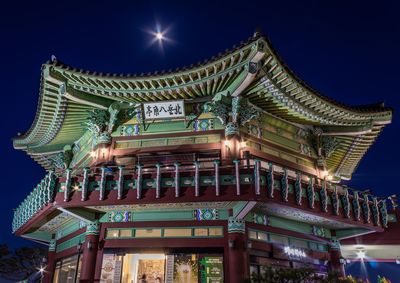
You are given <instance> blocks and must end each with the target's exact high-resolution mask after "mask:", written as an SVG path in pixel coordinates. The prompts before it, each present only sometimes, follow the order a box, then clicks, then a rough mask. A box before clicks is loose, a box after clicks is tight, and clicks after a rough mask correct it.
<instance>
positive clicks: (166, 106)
mask: <svg viewBox="0 0 400 283" xmlns="http://www.w3.org/2000/svg"><path fill="white" fill-rule="evenodd" d="M143 113H144V118H145V119H146V120H148V119H170V118H183V117H185V104H184V102H183V100H174V101H163V102H152V103H143Z"/></svg>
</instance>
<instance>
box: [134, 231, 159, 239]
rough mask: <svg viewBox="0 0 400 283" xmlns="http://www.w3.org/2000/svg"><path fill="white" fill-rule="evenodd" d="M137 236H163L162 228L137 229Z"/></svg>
mask: <svg viewBox="0 0 400 283" xmlns="http://www.w3.org/2000/svg"><path fill="white" fill-rule="evenodd" d="M135 237H137V238H151V237H161V229H136V231H135Z"/></svg>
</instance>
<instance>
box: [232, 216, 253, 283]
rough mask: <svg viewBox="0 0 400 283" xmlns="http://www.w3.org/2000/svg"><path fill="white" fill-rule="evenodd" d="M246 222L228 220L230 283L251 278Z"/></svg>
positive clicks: (235, 219)
mask: <svg viewBox="0 0 400 283" xmlns="http://www.w3.org/2000/svg"><path fill="white" fill-rule="evenodd" d="M245 232H246V231H245V222H244V220H242V219H237V218H235V217H229V220H228V268H229V270H228V272H227V274H229V282H230V283H241V282H243V281H244V280H245V279H247V278H248V277H249V266H248V255H247V238H246V234H245Z"/></svg>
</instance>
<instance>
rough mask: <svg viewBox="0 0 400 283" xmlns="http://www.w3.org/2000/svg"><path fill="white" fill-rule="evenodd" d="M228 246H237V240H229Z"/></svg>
mask: <svg viewBox="0 0 400 283" xmlns="http://www.w3.org/2000/svg"><path fill="white" fill-rule="evenodd" d="M228 246H229V247H230V248H231V249H232V248H234V247H235V241H234V240H229V241H228Z"/></svg>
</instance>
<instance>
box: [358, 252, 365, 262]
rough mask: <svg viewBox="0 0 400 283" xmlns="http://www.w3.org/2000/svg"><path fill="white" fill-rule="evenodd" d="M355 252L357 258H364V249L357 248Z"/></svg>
mask: <svg viewBox="0 0 400 283" xmlns="http://www.w3.org/2000/svg"><path fill="white" fill-rule="evenodd" d="M356 254H357V258H359V259H361V260H364V258H365V251H364V250H358V252H357V253H356Z"/></svg>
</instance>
